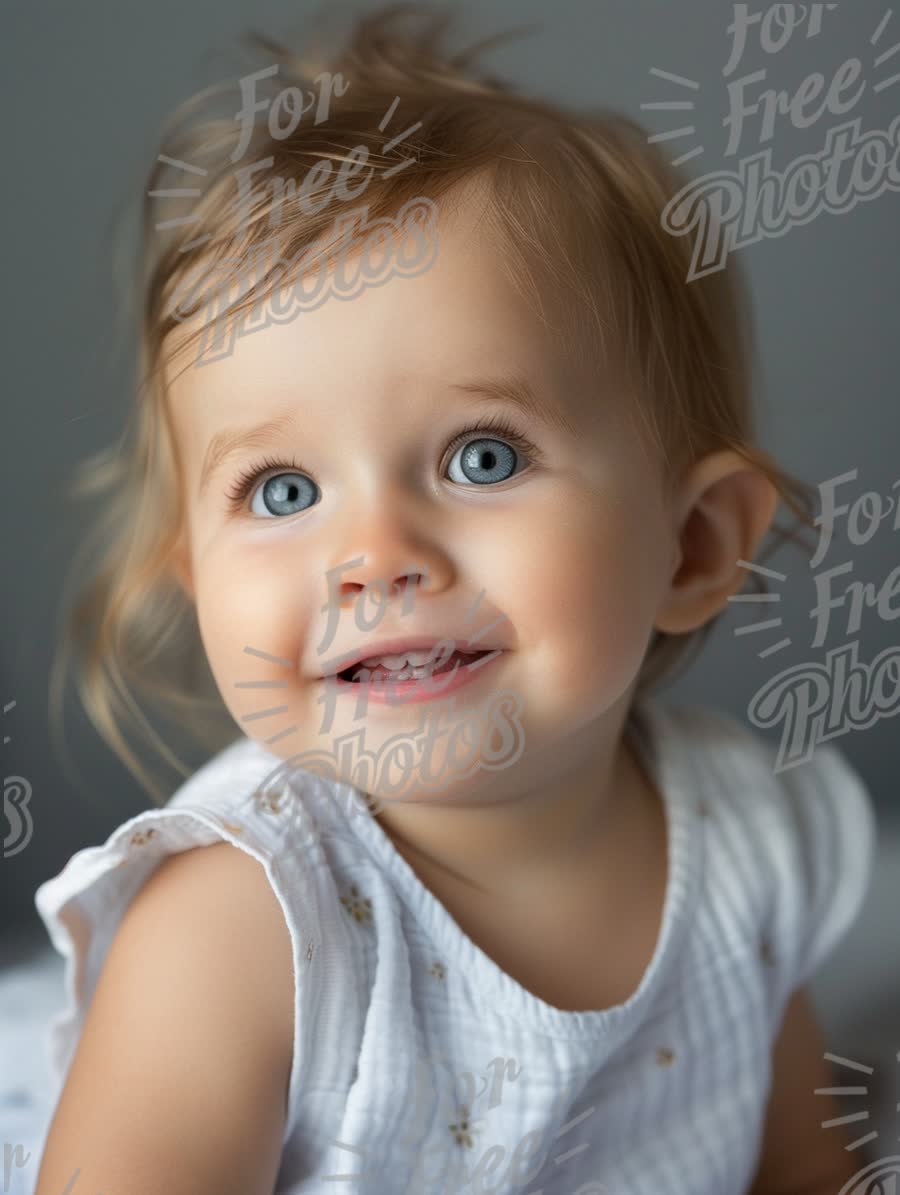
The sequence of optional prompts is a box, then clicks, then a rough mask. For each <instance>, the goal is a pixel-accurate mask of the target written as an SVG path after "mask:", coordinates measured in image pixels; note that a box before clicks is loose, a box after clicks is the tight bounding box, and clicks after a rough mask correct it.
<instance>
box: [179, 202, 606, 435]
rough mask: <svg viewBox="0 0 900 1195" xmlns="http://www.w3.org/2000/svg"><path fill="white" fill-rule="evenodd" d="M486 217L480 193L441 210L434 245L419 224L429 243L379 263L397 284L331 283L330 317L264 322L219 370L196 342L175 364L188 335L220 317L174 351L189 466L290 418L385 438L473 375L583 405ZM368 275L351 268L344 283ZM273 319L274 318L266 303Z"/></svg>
mask: <svg viewBox="0 0 900 1195" xmlns="http://www.w3.org/2000/svg"><path fill="white" fill-rule="evenodd" d="M484 210H485V209H484V199H483V197H482V196H480V195H478V194H470V195H469V196H468V197H465V198H463V199H460V198H458V197H457V198H455V199H454V201H453V202H452V203H450V204H449V205H447V204H445V205H441V204H438V205H437V219H436V221H435V222H434V223H433V224H431V225H429V226H428V228H430V233H429V234H428V235H423V232H422V229H423V226H422V224H421V223H420V224H419V230H420V231H419V234H418V237H417V238H413V237H411V236H410V235H408V234H406V235H404V234H399V235H395V236H394V237H392V238H390V239H384V240H382V241H381V242H380V245H381V250H380V256H379V254H378V253H377V252H376V255H375V256H374V257H373V258H372V259H371V260H372V262H373V263H377V264H378V265H379V267H380V268H379V270H378V276H381V277H383V278H384V279H385V280H383V281H381V282H380V283H379V284H378V285H364V286H362V288H361V289H359V290H358V291H357V293H355V294H353V295H352V297H341V294H340V284H339V282H338V280H337V276H336V275H332V277H333V282H332V285H331V286H330V287H325V288H323V291H324V293H325V296H326V297H325V299H324V301H323V302H320V303H319V305H318V306H306V308H305V309H301V308H300V307H297V308H296V309H295V310H294V314H293V315H292V316H291V317H290V318H289V319H288V320H287V321H285V322H279V323H275V322H273V321H271V319H269V321H268V323H267V324H266V321H265V320H263V319H260V318H258V317H257V318H255V319H254V321H253V322H254V324H263V325H264V326H261V327H256V328H255V330H252V331H247V332H245V333H244V334H243V335H236V336H233V337H231V338H228V337H226V338H224V340H223V342H222V343H223V345H224V346H225V347H226V348H227V349H230V351H228V352H227V354H226V355H223V356H219V357H218V358H216V359H209V358H207V359H206V360H205V361H203V362H202V363H201V362H200V361H198V353H199V352H200V351H201V350H200V349H199V348H198V346H197V345H196V344H195V345H194V346H192V347H191V348H189V349H188V350H187V352H186V353H184V354H182V355H181V356H180V357H178V358H177V359H175V360H172V359H171V354H172V350H174V349H176V348H178V346H179V345H180V344H182V343H183V341H184V338H185V335H186V334H188V333H190V332H193V331H195V330H196V329H197V328H199V327H201V326H202V325H203V324H204V323H206V324H207V331H209V330H210V329H209V325H210V314H211V312H209V311H208V312H201V313H200V314H199V315H198V317H197V318H195V319H194V320H192V321H190V322H188V323H185V324H184V325H182V326H181V328H179V330H178V332H177V333H176V334H175V335H174V336H173V338H172V341H171V342H170V345H169V346H168V352H167V357H168V358H169V360H170V363H169V364H168V365H167V368H166V377H167V382H168V399H169V402H170V405H171V409H172V413H173V422H174V425H175V427H176V431H177V434H178V436H179V439H180V440H181V441H182V442H183V443H184V444H185V445H186V446H187V448H188V453H189V455H193V456H196V455H197V454H198V453H200V452H202V451H203V450H204V449H205V447H206V444H207V442H208V441H209V439H210V437H211V436H212V435H214V434H216V432H218V431H219V430H220V429H222V428H231V427H234V426H241V425H249V424H256V423H259V422H262V421H264V420H268V419H271V418H274V417H278V416H280V415H283V414H285V413H286V412H288V411H289V410H291V408H293V409H294V410H295V411H296V412H299V413H302V415H303V416H304V417H308V418H309V419H311V420H314V421H321V420H323V419H326V418H329V417H331V418H333V419H338V420H339V421H344V423H343V425H342V427H343V429H344V430H345V429H346V421H348V420H353V421H354V423H355V424H356V425H357V426H360V427H361V428H362V429H363V430H368V431H370V432H371V433H373V434H374V433H376V432H377V431H378V430H380V429H384V428H385V426H386V425H385V420H386V419H387V420H389V421H393V423H394V425H396V424H397V421H398V416H399V415H400V414H402V413H405V414H406V415H408V416H411V415H413V414H414V413H415V412H416V411H417V410H419V411H420V412H424V411H425V410H426V409H428V410H430V409H432V406H431V405H430V404H434V403H435V402H437V401H438V400H439V397H440V395H441V394H442V393H445V392H446V390H447V388H448V387H449V386H450V385H451V384H452V383H453V382H456V381H458V380H459V379H462V378H464V377H470V376H473V375H474V376H497V375H500V374H508V373H510V372H512V371H514V372H515V373H516V374H517V375H518V376H521V377H525V378H527V379H528V381H529V383H530V385H531V388H532V390H533V391H534V393H535V394H536V395H538V396H541V395H543V396H545V397H546V400H547V401H548V402H551V403H552V402H553V401H556V402H559V401H560V395H562V394H568V395H569V396H570V398H571V395H573V394H574V393H575V392H576V391H577V390H578V389H579V386H580V385H582V384H583V379H578V378H576V377H575V376H574V372H573V366H572V364H571V362H569V361H567V359H566V357H565V355H564V354H563V353H562V352H561V351H560V348H559V345H558V342H557V340H556V339H555V338H554V335H553V331H552V329H548V328H546V327H545V326H544V324H543V323H542V321H541V319H540V317H539V316H538V314H537V313H536V311H535V310H534V309H533V308H532V306H531V305H530V304H529V303H528V302H526V300H525V298H524V297H523V296H522V295H521V294H520V293H519V292H518V290H517V288H516V287H515V286H514V285H513V283H512V281H511V279H510V276H509V273H508V265H507V262H506V260H505V258H504V255H503V252H502V250H501V249H500V248H499V247H498V246H497V245H496V244H494V243H493V242H492V239H491V237H490V235H489V230H488V226H487V225H486V222H485V221H484V219H483V215H484ZM426 232H427V230H426ZM376 250H377V244H376ZM346 261H347V263H348V267H349V266H352V264H353V263H354V262H357V261H358V254H356V253H354V252H352V251H351V252H348V253H347V255H346ZM410 262H413V263H423V262H424V263H425V265H424V268H422V266H421V265H416V264H413V265H412V267H410V266H409V263H410ZM398 263H405V264H398ZM355 273H356V271H354V270H352V269H351V268H348V269H347V270H346V275H342V277H344V276H346V277H347V278H350V277H351V276H352V275H354V274H355ZM288 293H289V292H288V291H287V290H285V291H283V292H282V295H283V296H286V295H288ZM294 293H299V294H302V293H310V292H309V291H306V292H303V291H297V290H295V292H294ZM547 299H548V296H546V295H536V296H535V298H534V303H535V305H536V306H537V307H538V308H539V309H543V310H546V311H548V312H549V309H550V308H549V304H548V302H547ZM260 310H261V311H262V312H264V313H265V312H267V311H271V308H270V307H268V306H267V304H266V303H265V302H264V303H262V304H261V305H260ZM367 421H368V422H367Z"/></svg>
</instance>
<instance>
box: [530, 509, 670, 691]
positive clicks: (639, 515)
mask: <svg viewBox="0 0 900 1195" xmlns="http://www.w3.org/2000/svg"><path fill="white" fill-rule="evenodd" d="M660 534H661V533H660V531H659V528H658V524H657V522H656V519H655V517H654V514H653V512H651V511H649V510H646V509H644V508H643V507H642V506H631V505H630V504H629V503H628V502H627V501H625V500H623V501H622V502H621V504H620V505H618V506H615V507H613V508H610V507H609V505H608V504H607V505H606V507H605V508H604V509H600V510H598V509H597V507H596V506H594V508H593V509H589V508H587V507H586V506H582V507H581V509H580V510H575V511H570V512H560V517H559V518H558V520H557V522H556V526H555V528H552V529H551V528H546V529H545V531H544V534H543V535H542V536H541V537H540V538H539V539H537V542H539V543H541V544H542V545H543V546H542V547H541V549H540V552H539V553H536V554H535V559H534V562H533V563H534V567H533V569H531V570H530V571H529V578H528V581H527V583H526V584H524V585H522V587H521V590H520V595H521V596H520V597H519V598H518V602H517V606H516V611H515V612H511V616H512V617H514V618H515V617H516V614H517V615H518V623H519V625H520V627H521V628H522V637H523V640H524V641H525V642H528V643H531V644H533V645H534V646H535V648H536V651H535V652H534V653H533V663H534V666H535V669H536V670H537V671H536V676H535V678H534V679H535V681H536V682H538V681H539V680H540V678H541V677H542V678H543V679H544V681H546V682H550V683H549V685H548V696H549V695H550V694H551V693H552V692H553V691H556V692H557V693H560V692H562V693H565V694H566V695H567V697H568V698H570V699H571V700H572V702H573V703H574V704H575V705H576V706H577V707H578V708H579V709H581V708H584V709H585V710H589V709H592V708H594V707H596V706H597V705H598V702H599V704H600V708H602V707H603V706H605V705H607V704H608V703H609V702H611V701H613V700H615V698H616V697H617V696H619V695H620V694H621V693H622V692H624V691H625V689H626V688H627V687H628V686H629V685H630V683H631V682H632V681H633V680H634V678H635V676H636V674H637V670H638V668H639V666H640V662H641V660H642V658H643V655H644V652H645V650H646V647H647V644H648V642H649V639H650V636H651V634H652V631H653V621H654V618H655V615H656V610H657V607H658V604H659V601H660V597H661V593H662V590H661V588H660V587H661V583H662V581H663V580H664V578H663V575H662V569H661V565H662V562H663V558H664V554H663V551H662V547H661V543H660ZM531 688H532V691H533V692H534V691H535V690H534V686H531Z"/></svg>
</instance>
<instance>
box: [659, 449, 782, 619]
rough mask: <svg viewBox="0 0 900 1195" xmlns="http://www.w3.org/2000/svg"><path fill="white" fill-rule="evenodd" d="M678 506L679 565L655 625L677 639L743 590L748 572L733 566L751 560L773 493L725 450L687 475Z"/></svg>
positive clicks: (763, 531)
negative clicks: (734, 594)
mask: <svg viewBox="0 0 900 1195" xmlns="http://www.w3.org/2000/svg"><path fill="white" fill-rule="evenodd" d="M678 501H679V506H678V524H677V528H678V545H677V547H678V551H677V552H676V559H677V560H678V565H677V568H676V571H675V572H674V574H673V576H672V579H671V583H670V587H669V592H668V594H667V596H666V598H665V600H664V602H663V604H662V606H661V607H660V610H659V612H658V614H657V619H656V623H655V626H656V629H657V630H659V631H663V632H666V633H669V634H676V635H677V634H686V633H687V632H689V631H693V630H696V629H697V628H698V627H701V626H702V625H703V624H704V623H706V622H708V621H709V620H710V618H712V617H713V616H714V615H716V614H717V613H718V612H719V611H720V610H721V609H722V607H723V606H724V605H725V603H726V602H727V600H728V598H729V597H730V596H731V594H733V593H735V592H736V591H737V590H738V589H740V588H741V587H742V585H743V584H744V582H745V581H746V579H747V570H746V569H745V568H744V567H742V566H741V565H740V564H739V563H738V561H740V560H752V559H753V557H754V555H755V554H756V552H757V549H758V547H759V544H760V542H761V541H762V539H763V537H764V535H765V534H766V532H767V531H768V529H769V527H770V526H771V523H772V519H773V518H774V517H775V510H776V508H777V506H778V492H777V490H776V489H775V487H774V485H773V484H772V483H771V482H770V481H769V479H768V478H767V477H766V476H765V474H764V473H762V472H760V471H759V470H758V469H754V468H753V467H752V466H751V465H750V464H749V462H747V461H745V460H744V458H743V457H741V456H739V455H738V454H737V453H736V452H732V451H730V450H725V451H722V452H716V453H712V454H711V455H709V456H707V457H704V459H703V460H702V461H700V462H699V463H698V464H697V465H695V466H694V467H693V468H692V469H691V471H690V472H689V474H688V476H687V477H686V478H685V480H684V482H683V483H682V485H681V488H680V492H679V499H678Z"/></svg>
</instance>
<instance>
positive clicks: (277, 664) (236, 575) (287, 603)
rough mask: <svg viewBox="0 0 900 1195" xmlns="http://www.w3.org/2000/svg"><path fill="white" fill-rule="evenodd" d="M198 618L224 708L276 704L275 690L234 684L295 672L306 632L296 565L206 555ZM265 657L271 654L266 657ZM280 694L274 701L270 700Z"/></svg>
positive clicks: (236, 711)
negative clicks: (249, 687) (256, 688)
mask: <svg viewBox="0 0 900 1195" xmlns="http://www.w3.org/2000/svg"><path fill="white" fill-rule="evenodd" d="M196 600H197V619H198V623H199V627H200V635H201V638H202V640H203V646H204V649H205V651H206V655H207V658H208V660H209V666H210V669H211V671H212V674H213V676H214V678H215V681H216V684H217V686H218V688H219V691H220V693H221V696H222V699H223V701H224V702H225V704H226V706H227V707H228V709H229V711H230V712H231V713H232V714H233V715H234V716H235V717H238V718H241V717H244V716H246V714H247V713H248V712H249V711H251V710H255V709H262V708H264V707H265V706H266V705H276V704H281V700H280V696H284V694H283V691H282V693H281V695H279V693H278V690H272V691H268V696H266V693H267V691H266V690H264V689H263V690H261V691H257V692H256V693H254V691H253V690H252V689H244V688H235V685H246V684H248V683H253V682H260V681H284V680H287V681H288V682H289V683H290V681H291V679H292V678H296V676H297V667H298V660H299V658H300V653H301V649H302V645H303V636H304V634H305V632H306V620H307V617H308V615H307V614H305V613H304V610H303V609H302V606H301V603H302V602H303V587H302V586H301V585H300V584H299V583H298V573H297V570H296V569H287V568H284V567H279V566H278V565H277V564H276V563H275V558H274V557H270V558H269V559H268V560H267V561H265V562H264V561H263V559H262V558H261V557H257V558H256V559H254V554H253V553H250V554H249V558H244V557H243V556H242V558H241V560H240V563H239V564H238V563H237V561H236V560H235V558H234V555H233V554H231V553H224V552H223V553H222V554H221V556H220V557H216V556H215V555H212V554H207V556H206V558H205V559H204V561H203V565H202V568H201V569H200V570H199V576H198V581H197V588H196ZM264 656H267V657H274V658H273V659H271V660H270V659H265V658H263V657H264ZM273 697H279V700H278V701H276V700H273V699H272V698H273Z"/></svg>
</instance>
